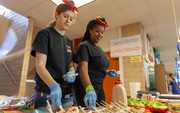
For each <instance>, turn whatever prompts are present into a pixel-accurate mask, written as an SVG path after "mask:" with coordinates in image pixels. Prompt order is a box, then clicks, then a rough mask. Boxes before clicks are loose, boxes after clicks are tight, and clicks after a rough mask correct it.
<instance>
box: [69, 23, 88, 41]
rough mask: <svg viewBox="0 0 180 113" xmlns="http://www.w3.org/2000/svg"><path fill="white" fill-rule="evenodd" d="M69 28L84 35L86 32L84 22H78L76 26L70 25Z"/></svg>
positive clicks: (77, 33) (79, 34)
mask: <svg viewBox="0 0 180 113" xmlns="http://www.w3.org/2000/svg"><path fill="white" fill-rule="evenodd" d="M68 30H70V31H73V32H74V33H75V34H76V35H78V36H80V37H82V36H83V35H84V33H85V30H86V26H84V25H83V24H78V25H76V26H71V27H69V28H68ZM72 38H73V37H72Z"/></svg>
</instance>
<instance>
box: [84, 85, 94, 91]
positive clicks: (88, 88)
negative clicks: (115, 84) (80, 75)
mask: <svg viewBox="0 0 180 113" xmlns="http://www.w3.org/2000/svg"><path fill="white" fill-rule="evenodd" d="M90 89H94V87H93V86H92V85H89V86H87V87H86V92H88V91H89V90H90Z"/></svg>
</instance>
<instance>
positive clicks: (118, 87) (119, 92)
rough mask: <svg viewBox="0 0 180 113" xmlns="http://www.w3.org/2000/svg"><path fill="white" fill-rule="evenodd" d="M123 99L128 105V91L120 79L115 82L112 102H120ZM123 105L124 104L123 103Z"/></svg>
mask: <svg viewBox="0 0 180 113" xmlns="http://www.w3.org/2000/svg"><path fill="white" fill-rule="evenodd" d="M119 101H121V102H122V103H124V104H125V105H126V106H127V93H126V89H125V87H124V86H123V85H122V82H121V81H120V80H118V81H116V82H115V86H114V87H113V89H112V102H117V103H121V102H119ZM121 105H122V104H121Z"/></svg>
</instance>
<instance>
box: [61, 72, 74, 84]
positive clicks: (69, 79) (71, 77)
mask: <svg viewBox="0 0 180 113" xmlns="http://www.w3.org/2000/svg"><path fill="white" fill-rule="evenodd" d="M72 74H75V72H74V71H69V72H67V73H66V74H65V75H63V78H64V80H66V81H68V82H74V80H75V78H76V77H75V76H71V75H72Z"/></svg>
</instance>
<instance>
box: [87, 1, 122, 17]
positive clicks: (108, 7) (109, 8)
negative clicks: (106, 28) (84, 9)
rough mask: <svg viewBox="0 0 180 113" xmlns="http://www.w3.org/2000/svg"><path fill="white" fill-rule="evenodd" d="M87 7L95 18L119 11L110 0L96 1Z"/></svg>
mask: <svg viewBox="0 0 180 113" xmlns="http://www.w3.org/2000/svg"><path fill="white" fill-rule="evenodd" d="M88 7H89V8H90V9H91V10H92V11H93V12H94V13H95V15H97V16H104V15H106V14H110V13H112V12H114V11H117V10H118V9H119V8H118V6H117V5H116V4H115V2H114V1H112V0H96V1H95V2H92V3H90V4H89V5H88Z"/></svg>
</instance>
